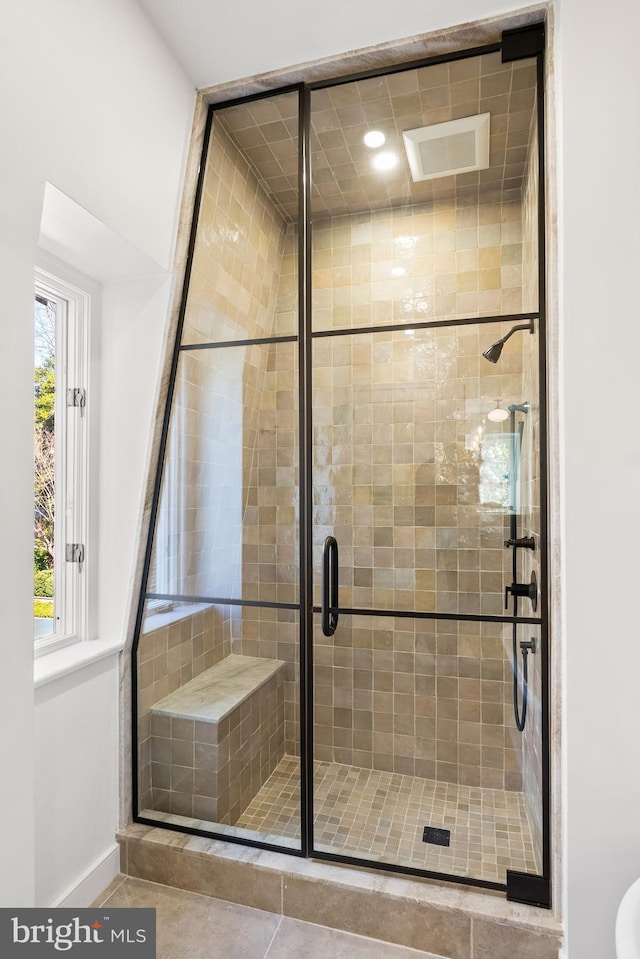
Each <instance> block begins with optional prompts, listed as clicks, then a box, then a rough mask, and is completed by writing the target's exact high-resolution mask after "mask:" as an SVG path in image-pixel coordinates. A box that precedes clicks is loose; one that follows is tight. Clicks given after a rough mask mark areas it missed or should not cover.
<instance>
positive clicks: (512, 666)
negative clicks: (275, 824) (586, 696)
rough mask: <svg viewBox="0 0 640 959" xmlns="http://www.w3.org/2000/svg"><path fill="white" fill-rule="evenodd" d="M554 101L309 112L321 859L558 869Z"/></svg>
mask: <svg viewBox="0 0 640 959" xmlns="http://www.w3.org/2000/svg"><path fill="white" fill-rule="evenodd" d="M536 84H537V64H536V61H535V60H520V61H516V62H511V63H503V62H502V60H501V57H500V54H499V53H486V54H484V55H481V56H477V57H469V58H465V59H461V60H457V61H454V62H451V63H448V64H437V65H429V66H425V67H420V68H410V69H406V70H399V71H397V72H395V73H394V72H390V73H389V74H387V75H385V76H374V77H371V78H368V79H358V80H354V81H347V82H341V83H337V84H335V85H333V86H332V85H329V84H328V85H326V86H324V87H321V88H319V89H317V90H313V91H312V93H311V111H310V142H311V172H312V191H311V203H312V214H313V231H312V237H311V245H312V248H311V281H312V293H311V298H312V317H311V320H312V322H311V338H312V363H311V365H312V374H311V381H312V414H311V416H312V444H313V446H312V450H313V463H312V479H313V483H312V488H313V504H312V515H313V531H312V550H313V563H312V566H313V598H314V609H315V611H316V612H315V619H314V629H313V711H314V719H313V746H314V748H313V817H312V818H313V852H314V853H315V854H316V855H318V856H320V857H321V858H329V859H331V858H334V859H338V860H342V861H346V862H362V863H368V864H375V865H377V866H382V865H390V866H395V867H396V868H399V869H401V870H408V871H410V872H418V873H423V874H428V875H434V876H436V875H440V876H443V875H444V876H448V877H449V878H454V877H459V878H464V880H465V881H468V882H470V883H472V884H473V883H479V884H485V885H488V886H489V887H495V888H503V887H504V885H505V884H507V883H508V881H509V880H508V876H509V874H510V873H516V874H518V873H526V874H527V875H533V876H536V875H539V874H540V873H541V872H542V870H543V862H542V849H543V846H544V842H543V835H542V833H543V830H542V826H541V824H542V819H543V805H542V794H543V791H544V790H543V789H542V787H541V785H540V783H541V780H540V770H541V769H542V762H541V743H542V725H541V721H540V717H541V716H542V714H543V708H542V705H541V695H542V694H541V681H540V677H541V675H542V674H543V672H544V668H545V667H544V665H543V664H544V663H545V662H546V658H545V657H546V652H545V650H544V649H543V642H542V635H541V631H540V626H539V623H540V616H539V613H537V610H538V601H539V600H540V585H541V582H542V579H543V574H542V571H541V569H540V564H539V556H540V552H539V551H540V544H541V527H540V495H539V488H540V476H541V459H540V398H539V397H540V389H539V346H538V344H539V334H540V317H539V314H538V312H537V311H538V301H539V272H538V214H539V210H538V162H539V154H538V141H537V111H536V104H537V100H536ZM471 121H473V122H474V123H475V124H476V127H475V129H479V128H480V127H482V125H483V124H484V125H485V127H484V132H485V136H486V144H485V145H486V156H485V160H484V161H478V163H477V165H476V166H475V168H472V167H473V164H472V163H471V162H469V163H463V162H462V154H463V153H464V151H465V150H467V149H468V148H469V147H470V144H471V140H470V134H468V131H467V132H465V130H464V129H463V127H464V125H465V124H467V126H468V127H469V129H471V127H470V126H469V123H470V122H471ZM465 129H466V128H465ZM474 136H475V134H474ZM465 138H466V139H465ZM478 143H479V139H478V137H476V139H475V140H474V144H475V147H474V148H475V149H479V147H478ZM418 166H419V167H421V169H420V170H417V169H416V167H418ZM545 599H546V598H545ZM543 601H544V600H543ZM525 701H526V702H525Z"/></svg>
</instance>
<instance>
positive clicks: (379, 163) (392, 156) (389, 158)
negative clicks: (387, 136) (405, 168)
mask: <svg viewBox="0 0 640 959" xmlns="http://www.w3.org/2000/svg"><path fill="white" fill-rule="evenodd" d="M371 165H372V166H373V167H375V169H376V170H381V171H383V170H393V168H394V167H395V166H397V165H398V154H397V153H391V151H390V150H383V151H382V153H376V154H375V156H373V157H371Z"/></svg>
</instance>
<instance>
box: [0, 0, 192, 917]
mask: <svg viewBox="0 0 640 959" xmlns="http://www.w3.org/2000/svg"><path fill="white" fill-rule="evenodd" d="M1 16H2V19H1V20H0V116H2V142H3V146H2V149H1V150H0V209H1V210H2V216H1V217H0V263H1V267H0V270H1V275H2V286H3V300H4V302H3V309H2V311H0V342H2V344H3V356H4V360H5V362H4V364H3V371H2V377H0V409H1V410H2V436H3V443H2V454H1V466H2V468H1V469H0V530H2V549H1V550H0V581H1V582H2V584H3V593H4V596H5V602H4V606H3V619H2V627H1V629H0V657H1V658H0V663H1V668H0V728H1V729H2V731H3V733H2V735H1V736H0V769H1V770H2V782H3V789H2V792H1V794H0V848H1V849H2V865H1V866H0V905H3V906H10V905H11V906H15V905H28V904H30V903H32V902H33V901H34V896H35V892H34V890H35V889H36V888H37V890H38V898H39V902H40V903H41V904H43V905H45V904H49V903H51V902H53V901H55V900H56V899H57V898H59V897H60V896H61V895H63V894H64V893H65V892H66V891H67V889H68V887H69V885H73V882H74V881H77V880H78V879H79V878H81V873H82V872H83V871H84V870H86V869H87V868H89V867H90V866H91V865H92V863H94V862H95V861H97V860H98V859H99V858H100V855H101V853H102V852H107V851H108V850H106V849H102V848H101V847H103V846H104V843H105V842H107V835H109V836H110V837H111V839H110V840H109V842H111V841H112V836H113V828H114V827H113V824H114V823H115V822H116V808H117V806H116V782H117V776H116V771H115V769H114V767H113V762H112V759H113V756H112V752H111V750H112V748H113V744H114V737H115V730H116V729H117V688H118V684H117V677H118V671H117V660H116V659H115V658H112V659H111V661H110V662H109V664H108V666H107V665H104V666H101V667H100V669H101V670H102V672H100V675H99V676H96V675H95V672H94V671H95V670H96V669H97V668H98V667H97V666H95V667H87V668H85V669H84V670H81V671H79V672H77V673H74V674H73V676H72V677H70V678H69V680H67V681H65V684H63V685H60V682H61V681H58V682H57V684H56V686H55V688H54V687H53V686H52V687H51V688H49V687H45V688H43V689H41V690H38V696H37V702H38V705H37V710H36V713H35V715H34V694H33V654H32V608H31V595H32V581H31V577H32V557H31V551H32V547H31V537H32V525H33V504H32V492H31V491H32V440H31V435H32V428H33V427H32V423H33V410H32V406H33V387H32V368H33V344H32V340H33V307H32V299H33V267H34V262H35V254H36V244H37V241H38V233H39V228H40V217H41V211H42V202H43V193H44V186H45V181H47V180H48V181H50V182H51V183H53V184H54V185H55V186H56V187H58V188H59V189H60V190H61V191H63V192H64V193H66V194H68V195H69V196H71V197H73V198H74V199H75V200H76V201H77V202H78V203H79V204H80V205H81V206H83V207H84V208H86V209H87V210H89V211H90V212H91V213H93V214H94V215H95V216H97V217H98V218H100V219H101V220H103V221H104V222H105V223H107V224H108V225H109V226H110V227H111V228H112V229H113V230H114V231H116V232H117V233H119V234H121V235H122V236H123V237H125V238H126V239H127V240H128V241H129V242H130V243H131V244H133V245H134V246H135V247H137V248H138V249H139V250H140V251H142V252H143V253H144V254H145V255H146V256H147V257H149V258H151V259H152V260H154V261H156V263H158V264H159V265H160V266H161V267H164V268H168V267H170V265H171V258H172V249H173V243H174V236H175V229H176V222H177V209H178V202H179V198H180V191H181V187H182V175H183V166H184V160H185V155H186V147H187V143H188V137H189V133H190V125H191V117H192V112H193V104H194V91H193V87H192V85H191V83H190V82H189V81H188V80H187V79H186V77H185V75H184V73H183V72H182V71H181V69H180V68H179V67H178V66H177V65H176V63H175V61H174V60H173V59H172V58H171V57H170V55H169V54H168V52H167V50H166V48H165V47H164V45H163V44H162V42H161V41H160V40H159V39H158V37H157V35H156V34H155V32H154V31H153V29H152V28H151V27H150V25H149V23H148V21H147V20H146V18H145V15H144V14H143V13H142V11H141V10H140V8H139V7H138V6H137V4H136V3H134V2H133V0H55V2H51V0H25V2H23V3H12V4H5V5H4V6H3V10H2V15H1ZM139 302H142V303H143V305H144V308H143V309H141V310H139V311H136V312H133V313H132V312H131V310H130V311H129V313H128V317H127V316H125V314H124V313H123V311H122V310H120V312H119V314H118V318H117V320H114V322H113V325H112V326H108V327H104V328H103V335H104V342H103V347H104V354H105V370H104V375H103V377H102V380H103V389H104V395H103V398H102V399H103V410H110V409H111V410H113V413H112V415H111V416H109V417H108V424H104V430H103V436H104V450H103V463H102V464H101V483H102V488H103V490H104V491H108V493H109V495H108V496H106V495H105V498H104V499H105V503H104V506H102V505H101V509H100V512H101V517H100V525H101V528H102V530H103V541H104V542H105V544H106V545H105V553H104V554H103V560H104V569H103V576H102V581H103V584H104V592H103V596H104V600H105V604H106V605H104V604H103V605H104V609H103V613H104V615H103V617H102V629H103V631H104V632H103V635H101V637H100V638H101V639H104V640H122V639H124V637H123V636H122V635H121V629H122V623H123V622H124V618H125V610H126V604H127V600H128V596H127V595H126V593H127V584H128V580H129V578H130V576H131V570H132V568H133V564H134V542H135V536H136V532H137V530H136V523H137V516H138V509H139V505H140V500H141V496H142V485H143V473H144V466H145V463H144V460H145V456H146V454H147V450H148V445H149V434H150V424H151V410H152V405H153V398H154V396H155V393H156V386H157V376H158V361H159V355H160V350H161V343H162V336H163V332H164V325H165V315H166V302H167V290H166V289H159V288H158V286H157V285H156V287H155V288H154V289H153V290H147V291H146V293H144V294H141V297H139ZM132 304H133V298H131V299H130V300H129V306H131V305H132ZM105 306H106V304H105ZM116 313H117V311H116ZM110 315H114V314H113V311H112V313H111V314H109V312H108V311H107V310H105V311H103V320H108V319H109V316H110ZM143 330H144V331H146V332H149V333H150V334H151V343H150V344H149V348H148V350H147V351H146V352H144V354H143V355H142V356H141V357H139V360H141V361H140V362H139V363H138V365H137V369H136V371H135V372H136V375H135V380H134V384H135V385H134V386H133V387H132V386H131V385H129V389H130V392H131V394H132V396H133V399H134V402H135V400H137V399H138V398H139V395H142V396H143V397H144V398H145V399H144V400H142V401H141V402H140V403H138V404H137V405H136V406H134V408H133V409H132V408H131V407H129V406H128V404H127V403H126V402H124V401H123V400H122V398H121V394H122V392H123V390H125V389H127V381H128V380H129V381H130V374H131V372H132V369H133V366H132V364H131V354H130V349H131V348H132V347H133V348H134V349H136V350H140V341H141V334H142V332H143ZM118 351H120V356H118V355H117V354H118ZM141 352H142V351H141ZM120 373H122V374H123V375H122V379H120ZM114 437H117V441H115V440H114ZM107 451H109V452H110V453H112V454H113V455H112V456H110V457H107V456H106V455H105V453H106V452H107ZM120 516H122V517H123V519H124V522H123V523H119V518H120ZM109 537H111V541H112V542H111V543H109ZM116 537H117V542H118V545H119V551H118V550H116V549H115V547H114V545H113V540H115V539H116ZM118 552H119V555H118V559H117V563H116V561H115V555H116V554H118ZM106 633H109V634H110V635H106ZM105 671H106V672H105ZM63 689H64V693H63ZM74 728H75V729H76V730H77V733H74ZM89 730H90V731H91V733H92V735H91V737H89V736H88V735H87V733H88V731H89ZM90 740H92V741H90ZM96 742H97V743H99V744H101V750H102V751H103V750H104V749H106V750H107V761H106V767H105V768H106V769H107V770H108V776H107V778H106V779H104V778H101V777H103V775H104V773H103V772H99V769H100V764H101V762H102V759H101V756H100V754H99V753H100V751H101V750H96V748H95V744H96ZM62 743H68V744H69V749H68V750H65V749H63V747H62ZM107 744H111V745H110V747H109V746H108V745H107ZM43 757H44V758H43ZM36 758H37V759H38V762H39V766H38V777H37V786H36V784H35V779H34V761H35V760H36ZM70 763H71V764H72V766H73V769H77V770H80V769H82V770H83V773H84V776H86V778H87V780H88V781H89V782H91V781H92V780H93V781H97V782H101V783H102V785H103V787H104V789H103V798H104V803H106V805H107V806H109V807H111V809H112V811H111V814H110V815H107V813H106V811H105V806H104V804H103V805H102V806H100V808H99V810H98V813H99V818H100V824H98V825H97V826H96V828H95V829H94V830H93V832H91V829H90V828H89V827H90V826H92V824H93V820H94V815H95V809H94V808H92V805H91V804H90V803H89V802H86V803H83V802H79V799H80V798H82V797H83V796H84V795H85V794H83V793H82V792H80V793H78V792H77V791H76V790H74V789H72V788H71V786H72V782H73V780H74V776H73V775H71V769H70V765H69V764H70ZM69 777H70V778H69ZM67 781H68V789H67V786H66V785H65V783H67ZM49 797H54V798H55V805H56V807H57V810H58V812H57V813H56V815H55V817H54V819H53V821H52V820H51V809H52V805H53V804H52V803H50V802H49ZM45 817H46V821H45ZM36 818H37V828H36ZM91 835H93V839H90V838H89V837H90V836H91ZM74 836H75V837H78V836H79V837H81V840H80V841H79V842H77V839H76V840H74ZM36 839H37V844H36ZM75 843H77V845H76V848H75V851H74V852H71V851H70V849H71V847H72V846H74V844H75ZM65 849H67V853H68V856H67V858H65V859H64V862H63V860H62V859H61V858H60V856H61V850H65ZM65 855H66V854H65ZM63 858H64V857H63ZM58 864H60V869H59V870H58V868H57V865H58ZM54 867H55V868H54ZM73 873H77V874H76V875H75V876H74V875H73ZM36 876H37V879H36ZM41 897H43V898H41ZM45 900H46V901H45Z"/></svg>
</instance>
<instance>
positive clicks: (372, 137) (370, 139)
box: [364, 130, 387, 149]
mask: <svg viewBox="0 0 640 959" xmlns="http://www.w3.org/2000/svg"><path fill="white" fill-rule="evenodd" d="M386 139H387V138H386V136H385V135H384V133H382V132H381V131H380V130H369V132H368V133H365V135H364V142H365V144H366V146H368V147H371V148H372V149H376V148H377V147H381V146H382V144H383V143H384V141H385V140H386Z"/></svg>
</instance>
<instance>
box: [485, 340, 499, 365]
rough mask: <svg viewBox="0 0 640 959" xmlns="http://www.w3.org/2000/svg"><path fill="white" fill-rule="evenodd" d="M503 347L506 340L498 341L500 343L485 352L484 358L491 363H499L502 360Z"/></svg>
mask: <svg viewBox="0 0 640 959" xmlns="http://www.w3.org/2000/svg"><path fill="white" fill-rule="evenodd" d="M503 346H504V340H498V342H497V343H494V344H493V345H492V346H490V347H489V349H488V350H485V351H484V353H483V354H482V355H483V356H484V358H485V360H489V362H490V363H497V362H498V360H499V359H500V354H501V353H502V347H503Z"/></svg>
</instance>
